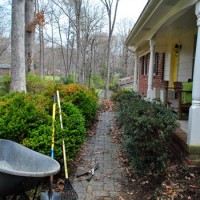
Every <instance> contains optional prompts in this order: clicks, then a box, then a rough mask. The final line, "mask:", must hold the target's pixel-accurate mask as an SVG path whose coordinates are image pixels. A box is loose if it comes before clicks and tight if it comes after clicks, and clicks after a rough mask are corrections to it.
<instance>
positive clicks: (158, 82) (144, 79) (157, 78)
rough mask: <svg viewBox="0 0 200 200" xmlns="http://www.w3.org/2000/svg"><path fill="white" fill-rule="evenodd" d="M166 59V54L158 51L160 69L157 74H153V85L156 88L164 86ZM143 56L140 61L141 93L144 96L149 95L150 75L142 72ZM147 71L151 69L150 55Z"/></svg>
mask: <svg viewBox="0 0 200 200" xmlns="http://www.w3.org/2000/svg"><path fill="white" fill-rule="evenodd" d="M164 60H165V54H164V53H158V70H157V74H154V75H153V87H154V88H161V87H163V77H164ZM142 64H143V63H142V57H141V58H140V63H139V74H140V76H139V94H140V95H142V96H146V95H147V89H148V75H143V74H142ZM147 71H149V57H148V64H147Z"/></svg>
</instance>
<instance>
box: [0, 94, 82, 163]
mask: <svg viewBox="0 0 200 200" xmlns="http://www.w3.org/2000/svg"><path fill="white" fill-rule="evenodd" d="M57 110H58V108H57ZM62 110H63V112H62V115H63V125H64V129H61V128H60V122H59V116H58V112H57V116H56V121H55V157H56V159H58V161H60V160H62V148H61V146H62V140H63V139H64V140H65V145H66V150H67V155H68V158H69V159H72V158H73V157H74V156H75V153H76V152H77V151H78V149H79V148H80V145H81V144H82V143H83V142H84V140H85V135H86V129H85V121H84V117H83V116H82V114H81V113H80V111H79V110H78V109H77V108H76V107H75V106H74V105H72V104H70V103H63V104H62ZM51 136H52V101H51V99H49V98H48V97H45V96H43V95H42V94H41V95H38V94H37V95H34V94H30V93H29V94H25V93H12V94H9V95H6V96H4V97H2V98H0V137H1V138H5V139H9V140H13V141H16V142H18V143H21V144H23V145H25V146H27V147H29V148H31V149H33V150H35V151H38V152H41V153H44V154H46V155H49V153H50V148H51Z"/></svg>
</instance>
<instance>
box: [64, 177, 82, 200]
mask: <svg viewBox="0 0 200 200" xmlns="http://www.w3.org/2000/svg"><path fill="white" fill-rule="evenodd" d="M76 199H78V195H77V193H76V191H75V190H74V188H73V187H72V185H71V183H70V181H69V179H65V184H64V189H63V191H62V193H61V200H76Z"/></svg>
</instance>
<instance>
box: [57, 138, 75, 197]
mask: <svg viewBox="0 0 200 200" xmlns="http://www.w3.org/2000/svg"><path fill="white" fill-rule="evenodd" d="M63 158H64V168H65V182H64V189H63V191H62V193H61V200H76V199H78V195H77V193H76V191H75V190H74V188H73V187H72V185H71V183H70V181H69V177H68V170H67V161H66V152H65V142H64V140H63Z"/></svg>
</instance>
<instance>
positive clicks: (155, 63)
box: [153, 52, 159, 75]
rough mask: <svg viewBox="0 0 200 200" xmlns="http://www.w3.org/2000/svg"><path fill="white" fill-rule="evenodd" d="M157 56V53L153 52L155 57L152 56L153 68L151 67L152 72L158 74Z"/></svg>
mask: <svg viewBox="0 0 200 200" xmlns="http://www.w3.org/2000/svg"><path fill="white" fill-rule="evenodd" d="M158 56H159V53H158V52H155V57H154V69H153V74H154V75H158Z"/></svg>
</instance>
